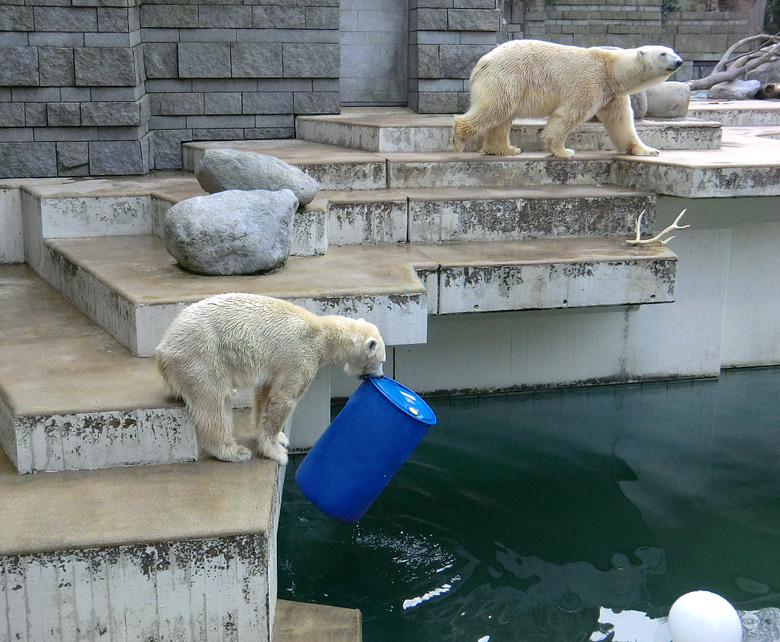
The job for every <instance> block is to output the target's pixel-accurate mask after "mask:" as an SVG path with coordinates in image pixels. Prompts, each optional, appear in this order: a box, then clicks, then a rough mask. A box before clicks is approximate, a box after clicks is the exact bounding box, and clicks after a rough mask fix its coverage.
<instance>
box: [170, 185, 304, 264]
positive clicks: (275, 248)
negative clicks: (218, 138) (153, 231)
mask: <svg viewBox="0 0 780 642" xmlns="http://www.w3.org/2000/svg"><path fill="white" fill-rule="evenodd" d="M297 209H298V199H297V198H296V197H295V194H293V193H292V191H290V190H288V189H284V190H280V191H275V192H270V191H267V190H251V191H245V190H227V191H224V192H219V193H217V194H209V195H207V196H196V197H195V198H189V199H186V200H184V201H181V202H179V203H177V204H176V205H174V206H173V207H171V208H170V209H169V210H168V211H167V212H166V213H165V224H164V225H165V246H166V247H167V249H168V252H169V253H170V254H171V255H172V256H173V257H174V258H175V259H176V260H177V261H178V262H179V264H180V265H181V266H182V267H183V268H184V269H185V270H187V271H189V272H194V273H195V274H203V275H206V276H214V275H221V276H227V275H234V274H235V275H238V274H260V273H263V272H270V271H271V270H274V269H276V268H278V267H279V266H281V265H283V264H284V262H285V261H286V260H287V257H288V255H289V253H290V243H291V242H292V234H293V220H294V218H295V212H296V211H297Z"/></svg>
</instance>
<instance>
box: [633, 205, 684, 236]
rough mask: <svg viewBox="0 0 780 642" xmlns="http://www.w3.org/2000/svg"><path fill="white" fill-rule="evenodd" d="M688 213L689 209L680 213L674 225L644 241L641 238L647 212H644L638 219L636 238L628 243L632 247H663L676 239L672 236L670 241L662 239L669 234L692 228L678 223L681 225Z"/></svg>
mask: <svg viewBox="0 0 780 642" xmlns="http://www.w3.org/2000/svg"><path fill="white" fill-rule="evenodd" d="M687 211H688V210H687V209H684V210H683V211H682V212H680V214H679V215H678V216H677V218H676V219H674V223H672V224H671V225H670V226H669V227H667V228H666V229H664V230H662V231H661V232H659V233H658V234H656V235H655V236H654V237H653V238H651V239H643V238H640V236H641V235H642V217H643V216H644V215H645V210H642V213H641V214H640V215H639V216H637V217H636V238H635V239H628V240H627V241H626V242H627V243H629V244H630V245H650V244H651V243H660V244H661V245H666V244H667V243H668V242H669V241H671V240H672V239H673V238H674V237H673V236H670V237H669V238H668V239H662V237H663V236H664V235H666V234H668V233H669V232H673V231H674V230H684V229H687V228H689V227H690V225H677V223H679V222H680V219H681V218H682V217H683V214H685V212H687Z"/></svg>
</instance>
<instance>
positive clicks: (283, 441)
mask: <svg viewBox="0 0 780 642" xmlns="http://www.w3.org/2000/svg"><path fill="white" fill-rule="evenodd" d="M276 441H278V442H279V445H280V446H283V447H284V448H287V447H288V446H289V445H290V438H289V437H288V436H287V435H285V434H284V433H283V432H280V433H279V434H278V435H276Z"/></svg>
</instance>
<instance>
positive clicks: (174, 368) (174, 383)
mask: <svg viewBox="0 0 780 642" xmlns="http://www.w3.org/2000/svg"><path fill="white" fill-rule="evenodd" d="M157 365H158V368H159V370H160V374H161V375H162V377H163V381H164V382H165V387H166V389H167V390H168V393H169V394H170V396H171V397H173V398H176V399H182V400H183V401H184V404H185V406H186V407H187V411H188V412H189V414H190V417H191V418H192V421H193V423H194V424H195V428H196V430H197V434H198V440H199V442H200V446H201V447H202V448H204V449H205V450H206V451H207V452H209V453H210V454H212V455H214V457H216V458H217V459H221V460H222V461H231V462H238V461H246V460H247V459H250V458H251V457H252V451H251V450H249V449H248V448H244V447H243V446H240V445H239V444H238V443H236V440H235V438H234V437H233V413H232V403H231V402H232V387H231V386H230V385H228V384H227V383H225V384H224V385H220V384H219V383H218V382H219V376H218V375H217V374H216V373H214V372H211V371H208V370H204V369H201V373H200V374H201V375H202V376H201V377H197V376H193V375H192V373H191V372H188V369H187V368H186V367H183V366H182V364H181V363H180V361H179V360H178V359H176V358H172V357H169V356H167V355H164V354H161V353H158V354H157ZM204 382H208V383H204Z"/></svg>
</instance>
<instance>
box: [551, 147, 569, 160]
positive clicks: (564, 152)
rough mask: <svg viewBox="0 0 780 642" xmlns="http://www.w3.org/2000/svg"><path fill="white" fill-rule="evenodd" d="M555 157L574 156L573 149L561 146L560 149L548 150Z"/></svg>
mask: <svg viewBox="0 0 780 642" xmlns="http://www.w3.org/2000/svg"><path fill="white" fill-rule="evenodd" d="M550 154H552V155H553V156H554V157H555V158H567V159H568V158H571V157H572V156H574V150H573V149H569V148H568V147H561V148H560V149H554V150H552V151H551V152H550Z"/></svg>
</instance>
